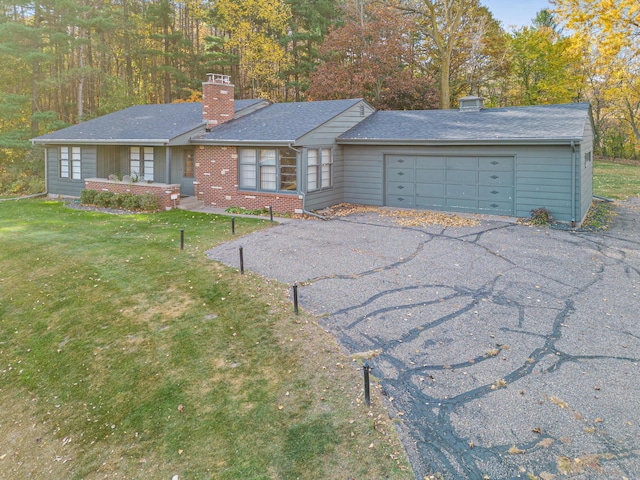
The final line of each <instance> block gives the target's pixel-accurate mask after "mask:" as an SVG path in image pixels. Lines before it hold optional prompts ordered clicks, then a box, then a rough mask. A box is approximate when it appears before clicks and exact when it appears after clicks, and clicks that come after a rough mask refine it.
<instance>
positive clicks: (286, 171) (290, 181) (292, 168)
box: [278, 148, 298, 192]
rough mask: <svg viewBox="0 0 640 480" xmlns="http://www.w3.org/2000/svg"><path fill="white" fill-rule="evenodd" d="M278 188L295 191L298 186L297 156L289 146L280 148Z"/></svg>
mask: <svg viewBox="0 0 640 480" xmlns="http://www.w3.org/2000/svg"><path fill="white" fill-rule="evenodd" d="M278 154H279V156H280V190H286V191H288V192H295V191H296V190H297V188H298V179H297V172H298V158H297V152H296V151H295V150H292V149H290V148H280V149H279V150H278Z"/></svg>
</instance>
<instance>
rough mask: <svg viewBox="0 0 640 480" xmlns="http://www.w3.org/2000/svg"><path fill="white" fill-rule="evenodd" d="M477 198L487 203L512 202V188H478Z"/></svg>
mask: <svg viewBox="0 0 640 480" xmlns="http://www.w3.org/2000/svg"><path fill="white" fill-rule="evenodd" d="M478 198H479V199H487V200H489V201H494V200H495V201H504V202H508V201H510V200H513V188H512V187H496V186H492V187H487V186H479V187H478Z"/></svg>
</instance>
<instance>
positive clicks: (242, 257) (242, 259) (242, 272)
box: [239, 247, 244, 275]
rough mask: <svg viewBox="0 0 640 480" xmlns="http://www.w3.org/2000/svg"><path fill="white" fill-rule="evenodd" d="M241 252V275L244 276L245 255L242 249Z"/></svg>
mask: <svg viewBox="0 0 640 480" xmlns="http://www.w3.org/2000/svg"><path fill="white" fill-rule="evenodd" d="M239 251H240V273H241V274H243V275H244V254H243V250H242V247H240V248H239Z"/></svg>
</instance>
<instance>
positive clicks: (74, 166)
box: [71, 160, 82, 180]
mask: <svg viewBox="0 0 640 480" xmlns="http://www.w3.org/2000/svg"><path fill="white" fill-rule="evenodd" d="M71 178H72V179H74V180H80V179H81V178H82V175H81V174H80V160H73V161H72V162H71Z"/></svg>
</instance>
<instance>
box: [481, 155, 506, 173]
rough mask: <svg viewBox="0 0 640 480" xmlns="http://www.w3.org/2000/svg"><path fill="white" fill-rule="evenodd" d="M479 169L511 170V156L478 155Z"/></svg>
mask: <svg viewBox="0 0 640 480" xmlns="http://www.w3.org/2000/svg"><path fill="white" fill-rule="evenodd" d="M478 168H479V169H480V170H489V171H492V170H513V157H480V158H479V159H478Z"/></svg>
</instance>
